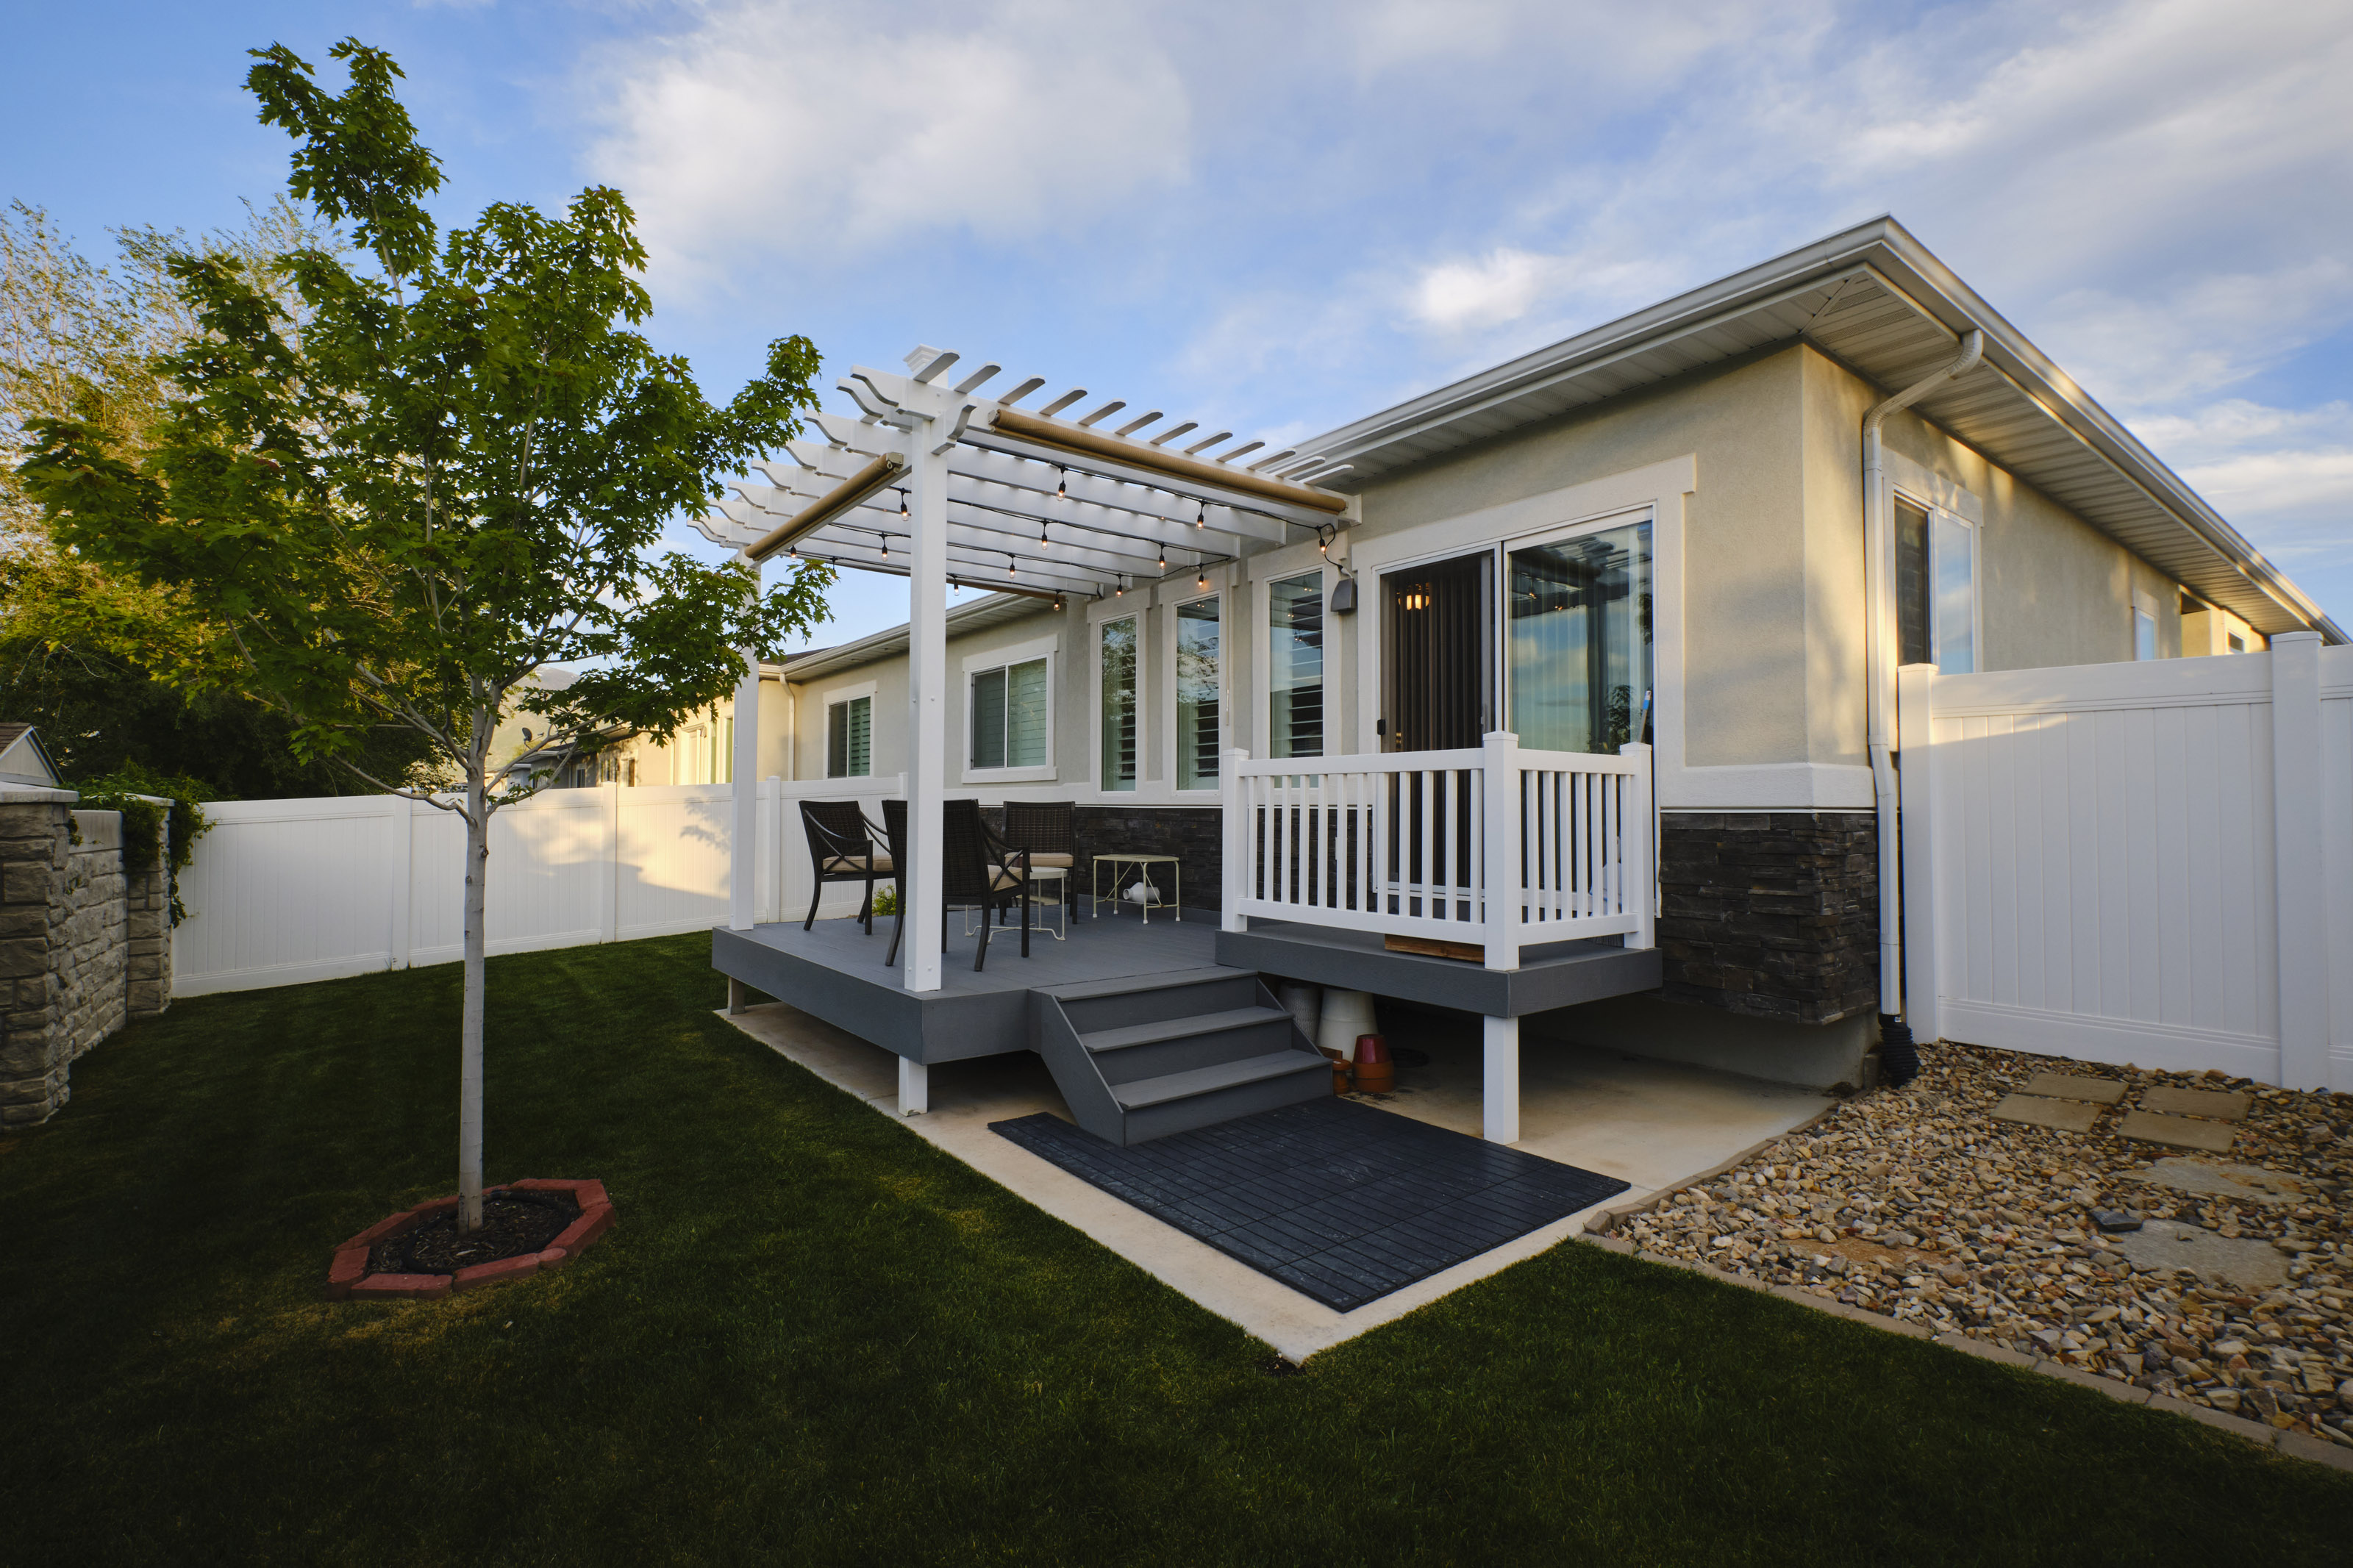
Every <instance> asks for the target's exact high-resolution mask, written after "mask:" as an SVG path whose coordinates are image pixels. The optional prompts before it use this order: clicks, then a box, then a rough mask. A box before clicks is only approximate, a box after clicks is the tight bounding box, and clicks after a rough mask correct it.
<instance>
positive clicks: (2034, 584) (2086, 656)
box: [1802, 349, 2182, 736]
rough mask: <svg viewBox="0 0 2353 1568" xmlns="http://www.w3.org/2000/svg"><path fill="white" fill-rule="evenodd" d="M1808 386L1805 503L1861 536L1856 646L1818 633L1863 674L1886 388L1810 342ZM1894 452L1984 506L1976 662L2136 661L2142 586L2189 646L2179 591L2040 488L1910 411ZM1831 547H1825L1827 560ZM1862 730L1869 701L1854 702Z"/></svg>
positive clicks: (1888, 431)
mask: <svg viewBox="0 0 2353 1568" xmlns="http://www.w3.org/2000/svg"><path fill="white" fill-rule="evenodd" d="M1802 353H1803V354H1804V357H1805V362H1806V383H1807V400H1806V406H1807V422H1808V428H1807V432H1806V452H1807V503H1808V508H1809V510H1810V512H1812V513H1814V514H1815V515H1816V516H1817V517H1818V518H1820V520H1821V521H1822V522H1823V524H1824V526H1823V527H1822V529H1821V534H1822V538H1823V542H1824V544H1825V546H1829V545H1830V544H1831V542H1832V541H1834V540H1835V539H1836V538H1837V537H1838V536H1839V535H1841V534H1843V535H1845V536H1847V537H1850V538H1852V540H1853V541H1854V542H1855V543H1854V547H1853V550H1854V553H1853V557H1852V559H1853V563H1854V564H1853V568H1852V580H1853V583H1854V585H1855V593H1856V595H1857V597H1856V600H1855V609H1854V611H1853V616H1854V627H1855V629H1854V633H1853V637H1852V643H1853V646H1852V650H1851V653H1850V650H1849V649H1848V648H1847V647H1846V643H1847V641H1848V640H1849V639H1848V638H1847V637H1843V636H1841V635H1840V633H1839V631H1838V630H1837V628H1836V627H1835V626H1823V627H1821V628H1820V630H1819V631H1818V634H1817V635H1818V636H1820V637H1822V638H1823V640H1824V643H1825V645H1826V647H1825V656H1826V660H1827V659H1828V658H1839V659H1847V660H1848V661H1849V662H1851V663H1852V665H1853V666H1854V667H1855V668H1857V670H1858V672H1859V670H1860V666H1861V659H1862V642H1861V616H1862V610H1861V599H1860V594H1861V584H1862V575H1861V574H1862V553H1861V551H1862V544H1861V541H1862V480H1861V475H1862V416H1864V415H1865V414H1866V413H1868V412H1869V411H1870V408H1871V405H1873V403H1875V402H1877V401H1878V400H1879V399H1880V398H1882V397H1883V396H1885V395H1886V392H1885V391H1884V390H1883V389H1880V388H1876V387H1873V385H1872V384H1870V383H1869V382H1866V381H1864V380H1863V379H1862V377H1860V376H1858V375H1856V374H1853V373H1852V371H1849V370H1848V369H1846V368H1845V367H1844V366H1843V365H1841V364H1839V363H1836V362H1835V361H1833V360H1831V359H1829V358H1827V357H1825V356H1824V355H1822V354H1820V353H1816V352H1815V351H1814V350H1812V349H1806V350H1804V351H1802ZM1883 430H1884V439H1885V442H1886V447H1887V450H1888V451H1889V452H1891V453H1894V454H1897V455H1900V456H1902V457H1905V458H1910V459H1911V460H1912V461H1913V462H1915V463H1917V464H1919V465H1920V466H1921V467H1922V468H1926V469H1927V470H1928V471H1929V472H1930V473H1932V474H1936V475H1937V476H1938V477H1940V478H1943V479H1949V480H1951V481H1952V482H1953V483H1955V484H1957V485H1958V486H1960V488H1961V489H1965V490H1968V492H1969V493H1970V494H1971V495H1973V496H1975V497H1977V498H1978V500H1979V501H1980V502H1981V503H1982V504H1983V506H1984V508H1985V524H1984V533H1983V535H1982V537H1981V538H1980V539H1979V541H1978V606H1979V609H1978V614H1979V617H1980V621H1981V625H1982V628H1983V633H1984V643H1983V646H1982V647H1981V649H1980V658H1979V663H1978V668H1981V669H1989V670H1994V669H2033V668H2042V667H2045V666H2050V665H2065V664H2108V663H2115V662H2119V661H2122V660H2126V659H2129V658H2132V657H2133V635H2132V610H2133V595H2134V593H2135V591H2136V590H2137V591H2138V592H2139V593H2140V594H2142V595H2145V596H2146V599H2147V603H2148V604H2149V605H2150V607H2152V608H2153V609H2154V610H2155V612H2156V615H2157V638H2158V656H2159V657H2160V658H2179V657H2180V654H2181V651H2182V648H2181V613H2180V588H2179V584H2176V583H2175V582H2174V581H2173V580H2172V579H2171V578H2169V577H2168V576H2166V575H2165V574H2163V573H2161V572H2159V571H2158V569H2157V568H2156V567H2154V566H2151V565H2150V564H2149V563H2147V562H2146V561H2143V560H2141V559H2140V558H2139V557H2138V556H2137V555H2135V554H2133V553H2132V552H2130V551H2128V550H2126V548H2125V547H2124V546H2123V545H2121V544H2119V543H2117V542H2116V541H2115V540H2113V539H2111V538H2109V537H2108V536H2107V535H2106V534H2105V533H2102V532H2101V531H2099V530H2098V529H2096V528H2094V527H2093V526H2092V525H2091V524H2090V523H2088V522H2085V521H2084V520H2083V519H2081V518H2079V517H2077V516H2076V515H2075V514H2074V513H2073V512H2072V511H2069V510H2067V509H2066V508H2065V507H2063V506H2061V505H2060V504H2059V503H2058V502H2056V501H2054V500H2052V499H2051V498H2050V497H2048V496H2046V495H2044V494H2042V491H2040V490H2038V489H2034V488H2033V487H2032V486H2031V485H2029V484H2026V483H2024V482H2022V481H2021V480H2020V479H2017V478H2016V477H2015V476H2014V475H2012V474H2011V473H2010V472H2009V470H2007V469H2005V468H1999V467H1997V466H1995V465H1994V464H1993V463H1991V462H1989V461H1988V460H1987V458H1985V457H1984V456H1983V455H1982V454H1980V453H1978V451H1977V450H1976V449H1975V448H1974V447H1969V446H1967V445H1966V444H1964V443H1963V442H1961V441H1959V440H1958V439H1957V438H1956V437H1952V436H1951V435H1948V434H1947V432H1946V431H1944V430H1943V429H1941V428H1939V427H1938V426H1936V425H1934V424H1932V423H1930V422H1929V421H1928V420H1926V419H1925V418H1923V417H1922V416H1919V415H1917V414H1915V413H1913V412H1912V411H1911V410H1909V409H1906V410H1905V411H1904V412H1902V413H1899V414H1897V415H1895V416H1894V417H1892V418H1890V419H1889V420H1888V421H1887V423H1886V425H1885V426H1883ZM1829 555H1830V552H1829V551H1828V550H1827V549H1826V551H1825V563H1826V564H1827V563H1828V560H1829ZM1854 708H1855V715H1856V717H1855V720H1854V722H1855V724H1856V725H1857V726H1858V728H1857V729H1856V731H1855V732H1856V734H1857V735H1858V736H1859V735H1860V733H1861V731H1860V728H1859V726H1860V724H1861V698H1860V695H1859V694H1858V696H1857V698H1856V700H1855V703H1854Z"/></svg>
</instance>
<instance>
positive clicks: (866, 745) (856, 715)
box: [849, 697, 874, 779]
mask: <svg viewBox="0 0 2353 1568" xmlns="http://www.w3.org/2000/svg"><path fill="white" fill-rule="evenodd" d="M873 740H874V699H872V698H871V697H853V698H851V699H850V700H849V776H850V777H852V778H859V779H862V778H864V777H866V776H867V775H868V774H869V773H872V772H873V771H874V749H873Z"/></svg>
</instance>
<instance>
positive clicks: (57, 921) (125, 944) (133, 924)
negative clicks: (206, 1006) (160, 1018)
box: [0, 791, 171, 1126]
mask: <svg viewBox="0 0 2353 1568" xmlns="http://www.w3.org/2000/svg"><path fill="white" fill-rule="evenodd" d="M25 793H26V794H29V795H33V796H35V798H31V799H27V798H25V795H18V796H16V798H13V799H0V1126H20V1125H26V1124H29V1123H32V1122H37V1121H46V1120H47V1119H48V1118H49V1117H50V1116H53V1115H55V1114H56V1113H57V1111H58V1108H59V1107H61V1106H63V1105H64V1104H65V1103H66V1100H67V1098H68V1096H69V1094H70V1092H71V1089H70V1084H69V1068H71V1067H72V1065H73V1062H74V1059H75V1058H78V1057H79V1056H81V1055H82V1054H84V1053H85V1052H87V1051H89V1050H90V1047H93V1046H96V1045H97V1044H98V1043H99V1042H100V1041H101V1040H103V1039H105V1038H106V1037H108V1036H110V1035H111V1034H113V1033H114V1032H115V1031H117V1030H118V1029H120V1028H121V1027H122V1026H123V1024H124V1023H125V1022H126V1021H127V1020H128V1019H129V1018H131V1017H132V1016H139V1015H143V1014H148V1013H160V1012H162V1011H163V1010H164V1006H165V1005H168V1003H169V1000H170V994H171V939H170V931H169V921H170V913H169V908H168V906H169V902H170V895H169V893H168V892H167V891H166V890H165V885H166V877H167V873H166V871H165V870H164V868H163V867H162V866H161V865H158V866H157V867H155V868H153V869H152V870H150V871H146V872H143V873H142V874H141V875H140V876H139V877H138V878H136V879H131V878H127V877H125V875H124V874H123V869H122V848H121V840H122V833H121V829H122V819H121V814H120V813H117V812H111V811H105V812H88V811H86V812H77V811H74V810H73V809H72V799H73V797H72V796H71V795H68V794H66V793H65V792H62V791H38V792H25ZM134 880H135V882H136V883H137V886H135V887H134V886H133V885H132V883H133V881H134Z"/></svg>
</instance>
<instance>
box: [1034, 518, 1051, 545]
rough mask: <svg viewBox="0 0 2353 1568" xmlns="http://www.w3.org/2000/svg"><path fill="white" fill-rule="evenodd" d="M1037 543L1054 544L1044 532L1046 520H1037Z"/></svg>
mask: <svg viewBox="0 0 2353 1568" xmlns="http://www.w3.org/2000/svg"><path fill="white" fill-rule="evenodd" d="M1038 542H1039V543H1040V544H1051V543H1053V540H1052V539H1051V538H1050V537H1049V536H1048V534H1047V532H1046V520H1045V519H1044V518H1042V517H1041V518H1039V520H1038Z"/></svg>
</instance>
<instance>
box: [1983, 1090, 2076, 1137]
mask: <svg viewBox="0 0 2353 1568" xmlns="http://www.w3.org/2000/svg"><path fill="white" fill-rule="evenodd" d="M1993 1119H1994V1120H1995V1121H2022V1122H2024V1123H2025V1124H2026V1125H2027V1126H2029V1127H2055V1128H2057V1129H2058V1130H2059V1131H2062V1132H2089V1131H2091V1130H2092V1123H2093V1122H2094V1121H2098V1120H2099V1119H2100V1108H2099V1107H2098V1106H2096V1105H2084V1104H2082V1103H2080V1102H2079V1101H2076V1100H2044V1099H2042V1097H2040V1096H2038V1095H2031V1094H2010V1095H2004V1096H2003V1097H2002V1101H2001V1103H2000V1105H1997V1106H1995V1107H1994V1108H1993Z"/></svg>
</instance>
